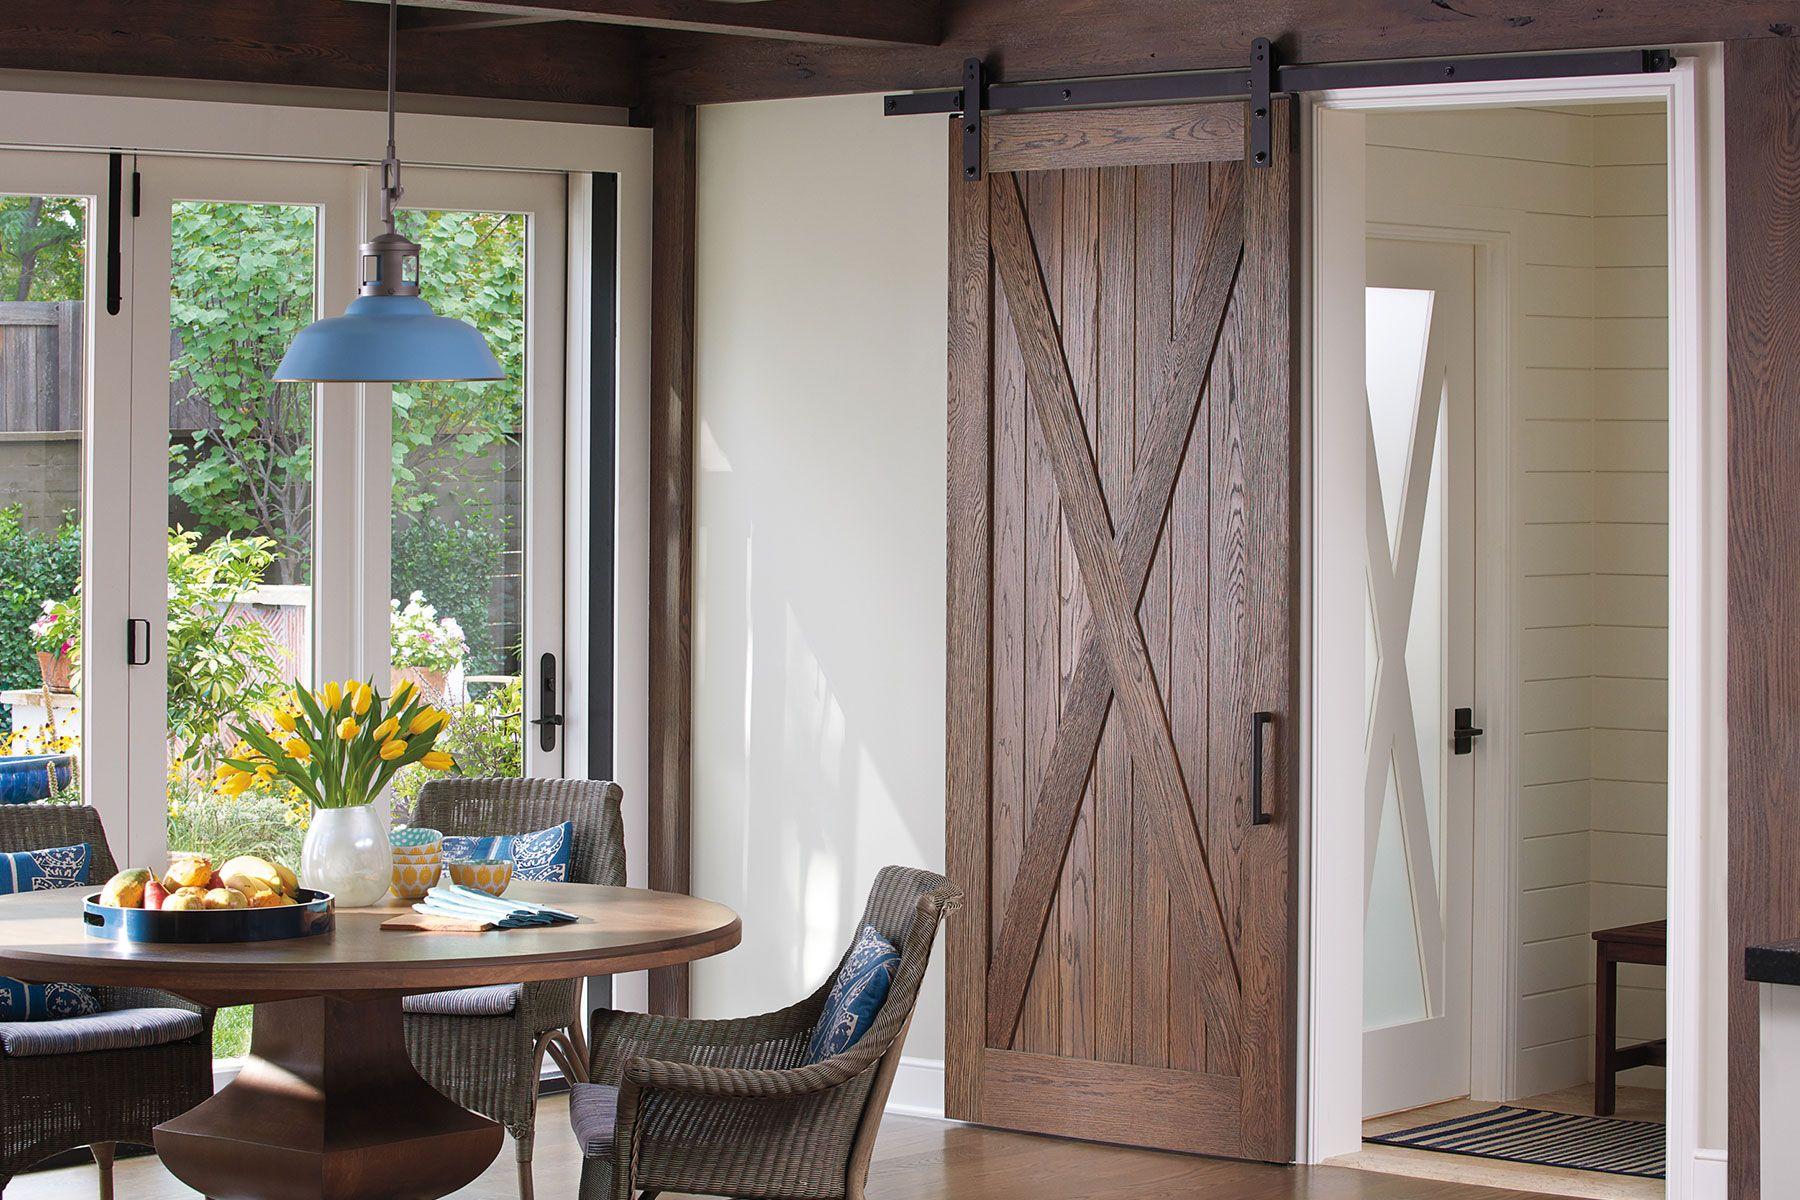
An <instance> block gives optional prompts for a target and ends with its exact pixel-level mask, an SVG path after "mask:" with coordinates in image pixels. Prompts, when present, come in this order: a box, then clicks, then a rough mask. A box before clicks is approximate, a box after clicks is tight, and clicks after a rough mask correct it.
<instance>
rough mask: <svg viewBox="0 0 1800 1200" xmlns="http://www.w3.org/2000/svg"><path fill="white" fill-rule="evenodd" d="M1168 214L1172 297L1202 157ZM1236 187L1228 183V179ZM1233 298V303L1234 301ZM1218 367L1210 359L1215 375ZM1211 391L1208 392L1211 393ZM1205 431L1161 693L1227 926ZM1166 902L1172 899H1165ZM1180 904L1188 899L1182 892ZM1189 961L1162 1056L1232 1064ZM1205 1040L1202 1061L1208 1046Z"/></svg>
mask: <svg viewBox="0 0 1800 1200" xmlns="http://www.w3.org/2000/svg"><path fill="white" fill-rule="evenodd" d="M1171 176H1172V178H1171V181H1170V214H1171V241H1172V245H1171V248H1170V254H1171V261H1172V282H1173V291H1174V294H1175V295H1176V296H1180V295H1181V294H1182V293H1183V291H1184V290H1185V289H1186V282H1187V281H1188V280H1189V279H1192V278H1193V277H1194V276H1196V275H1198V274H1199V273H1200V272H1201V270H1202V268H1203V267H1204V266H1205V264H1204V263H1203V262H1202V261H1201V232H1202V230H1203V229H1204V227H1205V223H1206V208H1207V198H1208V195H1209V191H1208V186H1207V166H1206V164H1205V163H1182V164H1179V165H1177V166H1175V167H1174V168H1172V170H1171ZM1233 186H1235V184H1233ZM1235 307H1236V306H1235V305H1233V306H1232V309H1235ZM1232 309H1228V310H1227V314H1228V315H1227V316H1226V327H1225V333H1224V335H1223V339H1222V340H1223V342H1224V346H1223V347H1222V349H1221V352H1220V355H1219V357H1220V358H1221V359H1227V360H1228V359H1229V356H1230V353H1231V349H1232V347H1231V343H1232V340H1233V339H1232V336H1231V331H1232V323H1231V322H1232V317H1231V316H1230V315H1229V314H1230V312H1231V311H1232ZM1217 373H1218V369H1217V368H1215V371H1214V377H1215V378H1216V377H1217ZM1213 394H1214V395H1216V394H1217V393H1216V391H1215V392H1213ZM1210 414H1211V409H1210V407H1209V406H1207V405H1206V404H1205V402H1204V401H1203V402H1202V408H1201V413H1200V416H1199V417H1198V418H1197V420H1196V422H1195V424H1196V426H1197V428H1198V429H1199V430H1201V431H1205V430H1207V429H1209V428H1210V427H1211V415H1210ZM1209 441H1210V439H1209V438H1208V437H1206V436H1205V434H1204V432H1201V433H1199V434H1196V435H1195V436H1194V437H1193V439H1192V440H1191V441H1190V443H1189V445H1188V452H1187V456H1186V458H1185V459H1184V460H1183V464H1182V471H1181V474H1180V476H1179V477H1178V478H1177V480H1176V484H1175V495H1174V498H1173V499H1172V500H1171V501H1170V504H1169V532H1168V537H1167V539H1166V541H1167V543H1168V546H1169V549H1170V552H1171V557H1170V558H1169V572H1170V574H1169V613H1170V620H1169V635H1168V636H1169V664H1170V667H1169V675H1168V680H1167V687H1166V688H1165V694H1166V695H1167V696H1168V698H1169V723H1170V726H1171V731H1172V732H1173V734H1174V737H1175V750H1176V753H1177V754H1178V755H1179V756H1180V758H1181V765H1182V771H1183V772H1184V774H1185V775H1186V777H1187V780H1188V789H1189V794H1188V800H1189V803H1190V805H1191V807H1192V809H1193V813H1194V825H1195V827H1196V828H1198V829H1200V830H1201V831H1202V832H1203V833H1205V835H1206V837H1207V839H1208V846H1209V849H1210V851H1211V854H1210V857H1209V860H1208V861H1210V862H1211V863H1212V868H1213V882H1214V884H1215V885H1216V886H1217V887H1218V889H1219V899H1220V902H1221V905H1222V907H1223V908H1224V911H1225V917H1226V927H1227V928H1228V929H1233V928H1234V924H1233V921H1232V915H1233V913H1234V911H1235V908H1236V905H1235V895H1234V887H1233V880H1234V879H1235V877H1236V866H1235V864H1234V863H1233V862H1232V860H1231V854H1232V851H1231V850H1230V849H1229V847H1230V845H1231V843H1230V841H1229V840H1223V841H1221V840H1220V839H1219V831H1218V830H1217V829H1215V828H1213V827H1212V825H1211V824H1210V823H1209V822H1208V820H1207V797H1208V795H1209V794H1210V790H1211V789H1210V781H1209V779H1208V774H1207V773H1208V770H1209V759H1208V755H1207V744H1208V733H1209V728H1208V723H1207V694H1208V691H1209V688H1208V686H1207V679H1208V666H1207V642H1208V629H1207V614H1208V613H1210V612H1211V611H1212V602H1213V597H1212V596H1211V594H1210V592H1209V585H1210V575H1211V571H1210V563H1209V561H1208V559H1209V554H1210V546H1211V539H1212V529H1211V520H1210V493H1211V488H1212V482H1213V481H1212V480H1211V478H1210V464H1211V461H1212V456H1211V447H1210V445H1209ZM1171 903H1174V901H1171ZM1180 903H1182V904H1183V905H1184V906H1187V905H1192V904H1193V903H1194V901H1193V900H1191V899H1187V898H1184V899H1183V900H1181V901H1180ZM1197 967H1198V964H1197V963H1196V962H1195V961H1194V959H1193V957H1192V956H1191V955H1175V956H1172V958H1171V960H1170V984H1169V989H1170V990H1169V1017H1168V1023H1169V1065H1170V1066H1172V1067H1176V1068H1179V1069H1181V1070H1188V1071H1205V1070H1209V1069H1210V1070H1212V1071H1215V1072H1218V1073H1220V1074H1231V1073H1233V1072H1235V1070H1236V1067H1237V1064H1235V1063H1230V1062H1224V1061H1221V1055H1220V1052H1219V1049H1218V1046H1217V1043H1219V1042H1221V1041H1222V1040H1223V1039H1215V1038H1208V1037H1207V1031H1206V1017H1207V1014H1206V1009H1205V1006H1204V1005H1203V1004H1202V1002H1201V1001H1202V993H1201V990H1200V989H1201V980H1200V978H1199V974H1198V971H1197ZM1209 1045H1213V1046H1214V1057H1213V1061H1211V1062H1210V1063H1209V1061H1208V1058H1207V1047H1208V1046H1209Z"/></svg>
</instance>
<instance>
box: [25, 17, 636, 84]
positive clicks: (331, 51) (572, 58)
mask: <svg viewBox="0 0 1800 1200" xmlns="http://www.w3.org/2000/svg"><path fill="white" fill-rule="evenodd" d="M412 32H414V31H410V30H403V31H402V32H401V35H400V90H401V91H402V92H403V93H418V94H432V95H444V96H479V97H495V98H506V99H515V100H530V101H539V102H554V103H561V104H590V105H629V104H631V103H633V102H634V101H635V99H636V92H637V74H638V51H639V37H640V35H638V34H636V33H634V32H632V31H630V30H625V29H614V28H610V27H607V26H603V25H569V24H556V25H544V24H532V25H519V26H512V27H508V28H485V29H481V30H479V31H468V30H455V29H437V30H433V31H432V33H431V36H430V37H428V38H427V37H420V38H415V37H412V36H410V34H411V33H412ZM0 67H5V68H13V69H20V70H34V71H78V72H84V73H93V74H104V75H144V76H152V77H156V78H165V79H167V78H173V79H214V80H228V81H235V82H245V83H271V84H285V85H290V86H302V87H335V88H356V89H369V90H375V91H379V90H381V89H382V88H384V87H385V86H386V82H385V80H386V74H385V72H386V69H387V14H385V13H384V12H382V10H381V9H379V8H375V7H373V6H370V5H365V4H348V3H345V2H344V0H281V3H279V4H245V3H243V0H130V2H129V3H121V2H120V0H5V3H0Z"/></svg>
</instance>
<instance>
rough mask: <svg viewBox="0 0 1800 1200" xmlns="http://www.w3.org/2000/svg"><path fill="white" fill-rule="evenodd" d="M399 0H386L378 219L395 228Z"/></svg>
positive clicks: (398, 164) (398, 159)
mask: <svg viewBox="0 0 1800 1200" xmlns="http://www.w3.org/2000/svg"><path fill="white" fill-rule="evenodd" d="M399 44H400V0H388V60H387V124H388V139H387V157H386V158H385V159H383V160H382V163H381V219H382V221H383V222H384V223H386V225H387V228H388V232H389V233H393V232H394V209H395V208H396V207H398V206H399V203H400V193H401V188H400V155H399V153H398V152H397V151H396V150H395V149H394V79H395V76H397V75H398V74H399V55H398V46H399Z"/></svg>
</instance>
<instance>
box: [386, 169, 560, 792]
mask: <svg viewBox="0 0 1800 1200" xmlns="http://www.w3.org/2000/svg"><path fill="white" fill-rule="evenodd" d="M406 204H407V206H408V207H406V208H405V209H403V210H402V211H401V213H400V216H399V226H400V230H401V232H402V233H405V234H406V235H407V236H408V237H410V238H412V239H413V240H414V241H416V242H418V243H419V245H420V247H421V262H422V265H421V268H420V275H421V278H422V280H423V284H422V286H423V291H424V295H425V298H426V300H428V301H429V302H430V303H431V305H432V307H433V308H435V309H436V310H437V311H438V312H439V313H441V314H443V315H446V316H454V317H459V318H461V319H464V320H468V321H471V322H473V323H474V324H475V325H476V327H477V328H479V329H480V330H481V331H482V333H483V334H484V335H485V336H486V337H487V340H488V345H489V346H490V348H492V350H493V351H494V354H495V356H496V357H497V358H498V359H499V360H500V364H501V366H502V368H503V369H504V370H505V372H506V378H505V379H504V380H501V381H497V382H492V383H407V384H397V385H395V386H394V388H393V410H392V427H391V437H392V444H391V449H392V462H393V480H394V485H393V492H392V508H391V513H390V530H391V539H390V547H391V555H392V559H391V582H392V596H391V597H390V601H389V604H390V612H391V620H392V625H391V639H390V651H391V654H392V673H393V677H394V678H395V679H396V680H398V679H400V678H409V679H412V680H413V681H414V682H415V683H417V684H419V686H421V687H422V688H423V689H424V690H425V691H426V692H427V693H428V694H430V695H433V696H436V697H439V698H440V699H441V701H442V703H443V704H444V706H445V707H446V708H447V709H448V710H449V712H450V713H451V714H452V719H451V725H450V729H449V731H448V733H447V735H446V738H445V745H446V748H447V749H449V750H450V752H451V753H452V754H453V755H455V757H456V759H457V770H458V771H460V772H461V773H462V774H465V775H507V776H513V775H525V774H531V775H556V774H560V773H561V770H562V741H563V739H562V736H561V734H562V731H561V729H560V728H559V727H558V726H556V725H555V724H539V723H536V722H540V721H543V720H545V719H546V718H548V719H549V720H551V721H554V720H555V719H556V715H557V713H559V712H560V709H561V705H562V701H561V680H560V678H559V676H560V674H561V671H560V664H561V658H562V636H561V634H562V629H561V627H562V560H563V555H562V503H563V500H562V453H563V445H562V428H563V422H562V415H563V410H562V406H563V318H562V312H563V302H564V298H563V288H564V265H563V264H564V257H565V252H564V234H563V211H564V205H565V200H564V183H563V180H562V178H561V177H560V176H548V175H511V174H506V175H503V174H498V173H493V172H472V171H471V172H464V171H431V170H417V171H410V172H408V174H407V177H406ZM547 689H548V690H547ZM430 778H432V773H431V772H426V771H414V772H413V773H412V774H411V777H410V778H403V779H401V780H399V781H397V782H396V785H395V799H396V801H397V802H399V803H400V804H402V805H404V804H406V803H408V802H410V800H411V798H412V797H413V796H415V795H416V794H417V792H418V789H419V788H420V787H421V786H423V784H424V783H425V782H426V781H427V780H428V779H430Z"/></svg>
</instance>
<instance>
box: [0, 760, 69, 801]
mask: <svg viewBox="0 0 1800 1200" xmlns="http://www.w3.org/2000/svg"><path fill="white" fill-rule="evenodd" d="M51 772H55V774H56V786H57V787H58V788H59V789H60V788H66V787H68V786H69V784H70V783H72V782H74V778H75V769H74V760H73V759H72V758H70V756H69V755H67V754H8V755H0V804H30V803H31V802H32V801H34V800H48V799H49V798H50V775H51Z"/></svg>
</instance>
